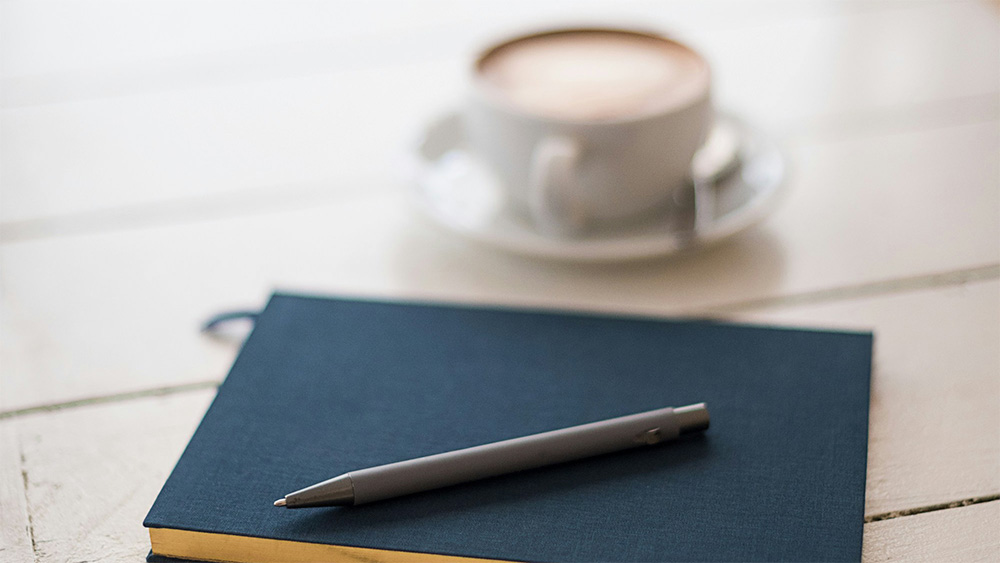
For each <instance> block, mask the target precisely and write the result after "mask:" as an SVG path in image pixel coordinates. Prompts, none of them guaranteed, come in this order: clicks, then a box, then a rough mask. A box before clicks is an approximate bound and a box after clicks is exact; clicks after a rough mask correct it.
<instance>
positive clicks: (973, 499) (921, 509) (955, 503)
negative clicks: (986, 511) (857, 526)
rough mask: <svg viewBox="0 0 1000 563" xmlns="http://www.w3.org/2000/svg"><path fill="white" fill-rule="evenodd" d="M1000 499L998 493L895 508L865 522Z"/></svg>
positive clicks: (867, 517) (866, 518)
mask: <svg viewBox="0 0 1000 563" xmlns="http://www.w3.org/2000/svg"><path fill="white" fill-rule="evenodd" d="M997 500H1000V494H996V495H986V496H982V497H971V498H966V499H962V500H956V501H952V502H943V503H940V504H931V505H928V506H921V507H918V508H907V509H905V510H893V511H892V512H883V513H881V514H873V515H871V516H865V524H871V523H872V522H882V521H885V520H893V519H895V518H902V517H905V516H913V515H916V514H926V513H928V512H937V511H938V510H947V509H949V508H961V507H963V506H972V505H974V504H983V503H986V502H994V501H997Z"/></svg>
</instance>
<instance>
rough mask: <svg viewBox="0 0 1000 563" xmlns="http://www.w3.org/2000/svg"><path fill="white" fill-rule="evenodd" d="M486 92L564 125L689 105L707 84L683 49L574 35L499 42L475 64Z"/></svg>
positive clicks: (697, 61)
mask: <svg viewBox="0 0 1000 563" xmlns="http://www.w3.org/2000/svg"><path fill="white" fill-rule="evenodd" d="M478 69H479V74H480V76H481V77H482V78H484V79H485V81H486V83H487V85H488V86H489V87H490V89H491V90H494V91H495V92H496V93H497V95H499V97H501V98H503V99H505V100H506V101H507V102H508V103H510V104H511V105H513V106H514V107H516V108H519V109H521V110H522V111H526V112H528V113H532V114H536V115H542V116H550V117H554V118H559V119H567V120H586V121H590V120H609V119H620V118H625V117H632V116H643V115H648V114H652V113H656V112H658V111H663V110H666V109H669V108H670V107H674V106H676V105H679V104H682V103H684V102H685V101H688V100H693V99H695V98H696V97H698V96H700V95H701V94H703V93H704V92H705V91H706V90H707V87H708V81H709V73H708V66H707V64H706V63H705V61H704V60H703V59H702V58H701V57H700V56H699V55H698V54H696V53H694V52H693V51H691V50H690V49H688V48H686V47H684V46H682V45H679V44H677V43H674V42H672V41H668V40H666V39H660V38H657V37H653V36H647V35H642V34H636V33H628V32H618V31H610V30H608V31H604V30H581V31H566V32H557V33H550V34H544V35H536V36H532V37H527V38H524V39H519V40H515V41H513V42H511V43H507V44H505V45H501V46H500V47H498V48H496V49H494V50H493V51H491V52H489V53H487V54H486V56H485V57H484V58H483V59H481V60H480V62H479V65H478Z"/></svg>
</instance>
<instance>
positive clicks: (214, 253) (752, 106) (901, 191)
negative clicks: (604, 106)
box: [0, 0, 1000, 561]
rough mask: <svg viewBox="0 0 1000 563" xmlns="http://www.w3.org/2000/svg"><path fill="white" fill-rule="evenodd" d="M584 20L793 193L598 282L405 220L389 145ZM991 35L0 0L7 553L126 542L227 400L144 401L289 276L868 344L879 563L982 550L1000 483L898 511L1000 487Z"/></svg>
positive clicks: (230, 350)
mask: <svg viewBox="0 0 1000 563" xmlns="http://www.w3.org/2000/svg"><path fill="white" fill-rule="evenodd" d="M193 13H196V16H197V17H192V14H193ZM484 15H488V17H485V16H484ZM570 15H572V16H573V19H575V20H576V21H612V22H620V23H625V24H627V23H635V22H641V23H644V24H646V25H652V26H659V27H664V28H666V29H670V30H674V31H676V32H678V33H680V34H681V35H683V36H684V37H686V38H688V39H689V40H691V41H692V42H694V43H695V44H696V45H697V46H698V47H699V48H701V49H703V50H704V51H705V52H706V54H707V55H708V56H709V57H710V59H711V61H712V62H713V65H714V69H715V76H716V79H717V85H718V88H717V99H718V100H719V101H720V104H721V105H723V106H725V107H730V108H735V109H737V110H739V111H740V112H741V114H743V115H745V116H747V117H749V118H751V119H752V120H754V121H756V122H758V123H761V124H763V125H765V126H767V127H768V128H769V129H771V130H772V131H773V132H775V134H776V135H777V136H778V138H779V140H780V141H782V142H783V143H784V145H785V146H786V147H787V149H788V154H789V159H790V164H791V170H792V175H791V180H790V182H789V194H788V197H787V200H786V201H785V202H784V204H783V205H782V207H781V208H780V209H779V210H778V211H777V212H776V213H775V214H774V215H773V216H772V217H771V218H769V219H768V220H767V221H766V222H765V223H764V224H763V225H762V226H761V227H760V228H758V229H755V230H753V231H751V232H749V233H747V234H746V235H744V236H743V237H741V238H739V239H738V240H736V241H734V242H733V243H731V244H728V245H725V246H722V247H719V248H716V249H713V250H711V251H708V252H705V253H702V254H699V255H695V256H690V257H684V258H680V259H676V260H672V261H668V262H646V263H636V264H624V265H613V266H588V267H577V266H573V265H566V264H554V263H544V262H538V261H533V260H525V259H521V258H517V257H512V256H508V255H505V254H502V253H495V252H492V251H489V250H487V249H484V248H480V247H477V246H475V245H471V244H467V243H464V242H462V241H459V240H456V239H454V238H452V237H450V236H448V235H446V234H444V233H441V232H439V231H437V230H435V229H433V228H431V227H429V226H428V225H427V224H425V223H424V222H423V221H422V220H420V219H418V218H416V217H415V216H414V215H413V214H412V213H411V212H410V210H409V209H408V207H407V205H406V191H405V190H406V182H405V180H404V179H401V178H399V177H397V175H396V173H395V172H394V168H395V167H394V162H396V161H395V158H396V157H397V155H398V154H399V152H400V151H401V150H402V149H403V148H404V147H405V143H406V140H407V139H408V138H409V137H410V136H411V135H412V134H413V133H414V132H415V130H416V129H417V128H418V127H419V125H420V123H422V122H423V120H424V119H425V118H426V117H427V116H428V115H429V114H430V113H432V112H434V111H436V110H437V109H439V108H442V107H447V106H448V105H449V104H451V103H453V102H454V100H455V99H457V98H459V97H460V96H461V94H462V89H463V78H462V74H461V73H462V68H463V64H464V63H463V61H464V60H465V57H466V56H467V55H468V53H469V52H470V51H471V50H472V49H473V48H474V46H475V45H477V44H479V43H480V42H481V41H482V40H483V39H484V38H488V37H489V36H491V35H493V34H496V33H502V32H506V31H509V30H520V29H523V28H525V27H538V26H544V25H547V24H548V23H551V22H559V21H566V19H567V17H568V16H570ZM998 22H1000V8H998V6H997V4H996V2H980V1H936V0H929V1H898V2H897V1H876V2H861V1H857V2H855V1H837V0H833V1H826V0H810V1H792V0H787V1H786V0H776V1H768V2H763V1H755V2H742V1H729V0H725V1H723V0H717V1H710V2H701V1H695V0H683V1H678V2H670V3H662V2H659V1H636V2H577V1H570V0H559V1H548V2H527V1H524V2H521V1H515V2H509V1H504V2H501V1H500V0H484V2H477V3H467V2H439V1H427V2H403V1H393V2H385V1H380V2H357V3H344V2H336V3H330V2H321V1H311V0H310V1H301V2H294V3H278V2H272V1H254V2H241V3H240V5H239V9H234V4H232V3H231V2H227V1H215V0H212V1H206V2H199V3H177V2H172V1H166V0H138V1H137V2H131V3H122V2H117V1H111V0H94V1H92V2H86V3H79V2H75V1H68V0H47V1H44V2H35V1H28V0H8V1H5V2H0V507H2V510H0V550H2V551H0V559H3V560H4V561H6V560H12V561H30V560H32V559H34V560H37V561H67V560H70V561H73V560H88V559H98V558H104V559H106V560H126V561H129V560H138V559H139V558H140V557H141V556H142V555H143V554H144V553H145V552H146V549H147V547H148V543H147V542H148V539H147V536H146V534H145V531H144V530H143V529H142V528H141V526H140V523H141V520H142V517H143V515H144V514H145V512H146V510H147V509H148V507H149V504H150V503H151V502H152V499H153V498H154V497H155V494H156V492H157V491H158V489H159V486H160V485H161V484H162V482H163V480H164V479H165V478H166V475H167V474H168V473H169V471H170V468H171V467H172V465H173V462H174V461H175V460H176V458H177V456H178V455H179V453H180V451H181V450H182V448H183V445H184V444H185V443H186V441H187V439H188V438H189V437H190V434H191V432H192V430H193V428H194V426H195V425H196V424H197V421H198V420H199V418H200V416H201V414H202V413H203V411H204V408H205V407H206V406H207V403H208V401H209V399H210V397H211V394H212V392H211V391H210V390H205V389H202V390H192V389H191V388H187V389H182V390H180V391H177V392H176V393H174V394H173V395H170V396H167V397H147V398H136V397H135V396H131V395H129V393H134V392H137V393H139V394H142V393H144V392H148V391H150V390H155V389H158V388H163V387H170V386H177V385H185V384H190V383H192V382H195V383H197V382H207V383H209V384H210V383H211V382H213V381H219V380H221V378H222V377H223V376H224V374H225V371H226V370H227V368H228V365H229V363H230V362H231V360H232V357H233V356H234V354H235V346H234V345H233V344H227V343H222V342H216V341H211V340H208V339H206V338H205V337H203V336H201V335H199V334H198V333H197V328H198V326H199V323H200V322H201V321H203V320H204V319H205V318H206V317H207V316H208V315H210V314H212V313H214V312H217V311H219V310H224V309H227V308H255V307H258V306H260V305H261V304H262V303H263V301H264V299H265V298H266V296H267V294H268V293H269V292H270V290H271V289H272V288H274V287H276V286H277V287H281V288H286V289H295V290H302V291H312V292H318V293H340V294H348V295H366V296H376V297H406V298H419V299H432V300H448V301H468V302H480V303H503V304H515V305H537V306H552V307H569V308H578V309H588V310H602V311H624V312H630V313H648V314H697V313H709V314H712V315H721V316H727V317H735V318H739V319H746V320H752V321H755V322H766V323H781V324H794V325H805V326H824V327H825V326H835V327H851V328H873V329H874V330H875V332H876V338H877V341H876V365H875V372H874V375H873V387H872V409H871V414H870V421H871V427H870V447H869V474H868V487H867V493H866V515H867V516H868V517H878V518H881V517H883V516H885V515H886V514H889V515H891V516H895V517H891V518H890V519H887V520H883V521H877V522H872V523H870V524H866V526H865V552H864V557H865V559H866V560H870V561H891V560H928V561H931V560H934V561H936V560H951V561H965V560H980V559H981V560H990V559H991V557H992V558H993V559H995V554H996V553H997V550H998V546H997V536H998V532H997V528H998V510H1000V501H993V502H987V503H984V504H980V505H975V506H970V507H966V508H950V509H945V510H938V511H935V512H927V513H922V514H914V515H906V514H909V513H910V512H912V511H916V512H919V511H920V510H921V509H923V508H926V507H928V506H932V505H938V504H946V503H951V502H955V501H961V500H963V499H968V498H973V497H990V496H991V495H992V496H995V495H997V494H1000V351H998V347H1000V302H998V298H1000V286H998V278H1000V195H998V194H1000V127H998V125H1000V23H998ZM400 92H405V95H400ZM109 396H110V398H108V397H109ZM92 397H105V398H104V399H101V400H100V401H103V402H100V401H99V402H97V403H92V404H86V405H84V406H79V405H75V406H74V404H72V403H71V404H62V403H66V402H73V401H82V402H84V403H86V402H87V399H88V398H92ZM60 404H62V405H61V406H60ZM53 405H55V406H53ZM18 409H29V411H34V412H18ZM53 409H54V410H53ZM22 454H23V458H22ZM897 514H903V515H901V516H897ZM991 532H992V533H991Z"/></svg>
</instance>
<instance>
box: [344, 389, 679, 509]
mask: <svg viewBox="0 0 1000 563" xmlns="http://www.w3.org/2000/svg"><path fill="white" fill-rule="evenodd" d="M680 431H681V427H680V424H679V422H678V416H677V415H676V414H675V411H674V409H673V408H664V409H658V410H655V411H648V412H644V413H638V414H632V415H628V416H622V417H619V418H612V419H609V420H602V421H600V422H592V423H589V424H581V425H579V426H572V427H570V428H561V429H559V430H552V431H550V432H542V433H540V434H532V435H530V436H523V437H520V438H513V439H510V440H504V441H501V442H493V443H491V444H484V445H482V446H474V447H471V448H465V449H462V450H455V451H451V452H446V453H441V454H435V455H430V456H426V457H421V458H416V459H410V460H406V461H400V462H397V463H390V464H387V465H380V466H377V467H370V468H367V469H362V470H359V471H351V472H350V473H349V475H350V477H351V480H352V481H353V483H354V504H356V505H357V504H364V503H368V502H375V501H378V500H384V499H388V498H393V497H398V496H402V495H408V494H412V493H418V492H421V491H429V490H432V489H437V488H441V487H447V486H450V485H457V484H459V483H466V482H469V481H475V480H479V479H485V478H487V477H495V476H498V475H504V474H507V473H514V472H517V471H524V470H527V469H534V468H537V467H544V466H547V465H554V464H557V463H564V462H567V461H573V460H577V459H583V458H586V457H591V456H596V455H601V454H607V453H611V452H616V451H620V450H624V449H628V448H634V447H638V446H645V445H652V444H656V443H659V442H663V441H667V440H673V439H675V438H677V437H678V435H679V434H680V433H681V432H680Z"/></svg>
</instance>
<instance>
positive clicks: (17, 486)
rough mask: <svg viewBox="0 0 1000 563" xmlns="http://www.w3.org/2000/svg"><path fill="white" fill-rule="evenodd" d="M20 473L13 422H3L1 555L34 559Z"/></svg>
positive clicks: (0, 441) (0, 427) (0, 425)
mask: <svg viewBox="0 0 1000 563" xmlns="http://www.w3.org/2000/svg"><path fill="white" fill-rule="evenodd" d="M24 487H25V483H24V476H23V475H22V474H21V445H20V442H19V441H18V437H17V434H16V433H15V430H14V425H13V424H12V423H8V422H0V507H3V509H2V510H0V559H2V560H4V561H11V562H17V561H32V560H33V559H34V553H33V551H32V547H31V523H30V521H29V520H28V508H27V503H26V499H25V490H24Z"/></svg>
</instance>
